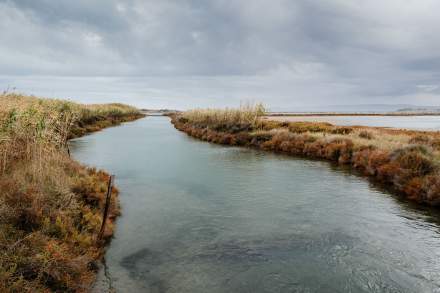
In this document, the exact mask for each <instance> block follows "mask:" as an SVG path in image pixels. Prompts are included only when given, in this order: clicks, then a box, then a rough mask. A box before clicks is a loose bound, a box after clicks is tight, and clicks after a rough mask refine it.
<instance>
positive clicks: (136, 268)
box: [71, 117, 440, 292]
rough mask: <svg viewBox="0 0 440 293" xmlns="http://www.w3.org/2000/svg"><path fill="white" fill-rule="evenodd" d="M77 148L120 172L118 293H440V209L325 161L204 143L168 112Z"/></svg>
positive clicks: (111, 255)
mask: <svg viewBox="0 0 440 293" xmlns="http://www.w3.org/2000/svg"><path fill="white" fill-rule="evenodd" d="M71 148H72V152H73V154H74V157H75V158H76V159H78V160H79V161H81V162H84V163H87V164H89V165H93V166H98V167H100V168H104V169H106V170H108V171H110V172H112V173H114V174H116V183H117V185H118V187H119V189H120V190H121V194H120V200H121V204H122V216H121V217H120V218H119V220H118V222H117V230H116V234H115V238H114V240H113V241H112V243H111V245H110V247H109V249H108V252H107V254H106V260H107V268H108V269H107V275H109V276H110V278H111V286H112V287H113V288H114V289H115V290H116V291H117V292H440V237H439V236H440V235H439V224H438V216H437V215H435V214H434V213H433V212H432V211H429V210H418V209H414V208H413V207H412V206H411V205H409V204H407V203H402V202H399V201H398V200H397V199H396V198H395V197H393V196H391V195H389V194H387V193H386V192H383V191H380V190H377V189H375V188H374V187H372V186H371V185H369V184H368V182H367V181H366V180H365V179H364V178H360V177H357V176H355V175H352V174H350V173H347V172H344V171H341V170H340V169H335V168H332V167H331V165H330V164H327V163H325V162H316V161H308V160H302V159H294V158H291V157H286V156H281V155H274V154H270V153H264V152H259V151H255V150H249V149H244V148H235V147H223V146H217V145H212V144H208V143H205V142H200V141H197V140H194V139H192V138H189V137H187V136H186V135H185V134H183V133H180V132H178V131H177V130H175V129H174V128H173V127H172V125H171V124H170V122H169V120H168V118H165V117H148V118H145V119H141V120H138V121H135V122H132V123H128V124H124V125H123V126H120V127H115V128H110V129H106V130H104V131H101V132H98V133H95V134H93V135H89V136H85V137H82V138H79V139H76V140H74V141H73V142H72V146H71ZM103 275H104V274H103V273H101V274H100V280H99V282H98V288H99V286H104V285H106V283H105V280H106V278H104V277H103ZM99 290H103V289H98V291H99Z"/></svg>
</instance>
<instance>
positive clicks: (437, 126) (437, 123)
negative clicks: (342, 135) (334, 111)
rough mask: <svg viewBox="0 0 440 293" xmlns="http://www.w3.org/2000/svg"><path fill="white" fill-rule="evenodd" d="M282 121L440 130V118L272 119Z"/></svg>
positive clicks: (312, 117)
mask: <svg viewBox="0 0 440 293" xmlns="http://www.w3.org/2000/svg"><path fill="white" fill-rule="evenodd" d="M270 119H275V120H280V121H312V122H316V121H318V122H329V123H331V124H334V125H341V126H353V125H361V126H373V127H392V128H402V129H413V130H427V131H439V130H440V116H287V117H282V116H279V117H276V116H275V117H270Z"/></svg>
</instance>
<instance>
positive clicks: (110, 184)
mask: <svg viewBox="0 0 440 293" xmlns="http://www.w3.org/2000/svg"><path fill="white" fill-rule="evenodd" d="M114 180H115V175H110V178H109V179H108V186H107V196H106V198H105V206H104V213H103V215H102V224H101V230H100V231H99V234H98V240H102V236H103V235H104V231H105V223H106V222H107V217H108V210H109V208H110V199H111V197H112V188H113V181H114Z"/></svg>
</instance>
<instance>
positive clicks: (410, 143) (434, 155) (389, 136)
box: [172, 109, 440, 205]
mask: <svg viewBox="0 0 440 293" xmlns="http://www.w3.org/2000/svg"><path fill="white" fill-rule="evenodd" d="M228 111H229V112H232V113H234V115H231V116H233V117H240V114H239V113H237V112H239V111H240V109H237V110H228ZM188 113H193V112H192V111H191V112H187V113H183V114H180V115H176V116H175V117H174V118H173V120H172V122H173V123H174V125H175V126H176V128H178V129H180V130H182V131H185V132H186V133H188V134H189V135H192V136H194V137H198V138H200V139H203V140H206V141H211V142H215V143H221V144H227V145H240V146H251V147H256V148H261V149H265V150H272V151H276V152H284V153H287V154H292V155H299V156H305V157H312V158H319V159H326V160H330V161H333V162H337V163H339V164H345V165H351V166H352V167H353V168H357V169H359V170H361V171H362V172H364V173H365V174H366V175H368V176H371V177H374V178H375V179H376V180H379V181H381V182H383V183H386V184H389V185H390V186H391V187H393V188H394V189H395V190H396V191H397V192H399V193H400V194H402V195H403V196H405V197H407V198H409V199H413V200H416V201H419V202H423V203H428V204H431V205H440V167H439V166H440V133H436V132H421V131H411V130H397V129H384V128H374V127H359V126H354V127H346V126H335V125H332V124H329V123H326V122H298V121H297V122H288V121H273V120H263V119H260V117H261V116H259V115H256V117H255V120H253V121H254V122H253V123H252V124H248V125H247V127H242V126H241V124H238V123H239V122H234V121H238V120H236V119H225V118H222V119H219V118H217V117H223V116H225V112H224V110H218V111H216V110H207V111H201V110H198V113H203V115H202V116H201V117H202V118H200V119H194V118H192V119H191V117H192V116H191V115H190V116H188ZM210 115H212V117H210ZM242 115H245V114H244V113H243V114H242ZM224 121H226V122H224ZM234 123H237V125H234ZM240 123H241V122H240ZM219 125H220V126H221V127H219Z"/></svg>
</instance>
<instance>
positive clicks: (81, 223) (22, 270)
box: [0, 94, 144, 292]
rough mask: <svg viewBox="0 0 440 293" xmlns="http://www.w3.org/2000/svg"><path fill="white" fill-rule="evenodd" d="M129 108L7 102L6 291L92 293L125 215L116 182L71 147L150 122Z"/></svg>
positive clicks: (1, 187)
mask: <svg viewBox="0 0 440 293" xmlns="http://www.w3.org/2000/svg"><path fill="white" fill-rule="evenodd" d="M143 116H144V115H143V114H141V113H140V112H139V111H138V110H137V109H136V108H134V107H130V106H126V105H122V104H106V105H82V104H77V103H73V102H68V101H62V100H53V99H39V98H36V97H29V96H23V95H18V94H3V95H0V291H1V292H47V291H57V292H60V291H62V292H86V291H88V290H89V289H90V287H91V285H92V283H93V281H94V279H95V275H96V271H97V268H98V266H97V264H98V261H99V260H100V259H101V257H102V256H103V253H104V247H105V244H106V243H107V242H108V241H109V239H110V238H111V236H112V235H113V220H114V219H115V218H116V217H117V215H118V214H119V205H118V199H117V195H118V190H117V189H116V188H114V189H113V192H112V200H111V204H110V208H109V217H108V220H107V225H106V230H105V231H104V236H103V240H102V241H98V240H97V235H98V232H99V229H100V226H101V223H102V209H103V206H104V202H105V195H106V191H107V182H108V178H109V175H108V174H107V173H105V172H104V171H101V170H96V169H94V168H88V167H85V166H83V165H81V164H79V163H77V162H75V161H74V160H72V159H71V158H70V156H69V154H68V149H67V141H68V139H69V138H73V137H78V136H81V135H84V134H86V133H89V132H92V131H97V130H100V129H102V128H105V127H109V126H113V125H117V124H119V123H121V122H125V121H131V120H135V119H138V118H141V117H143Z"/></svg>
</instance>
